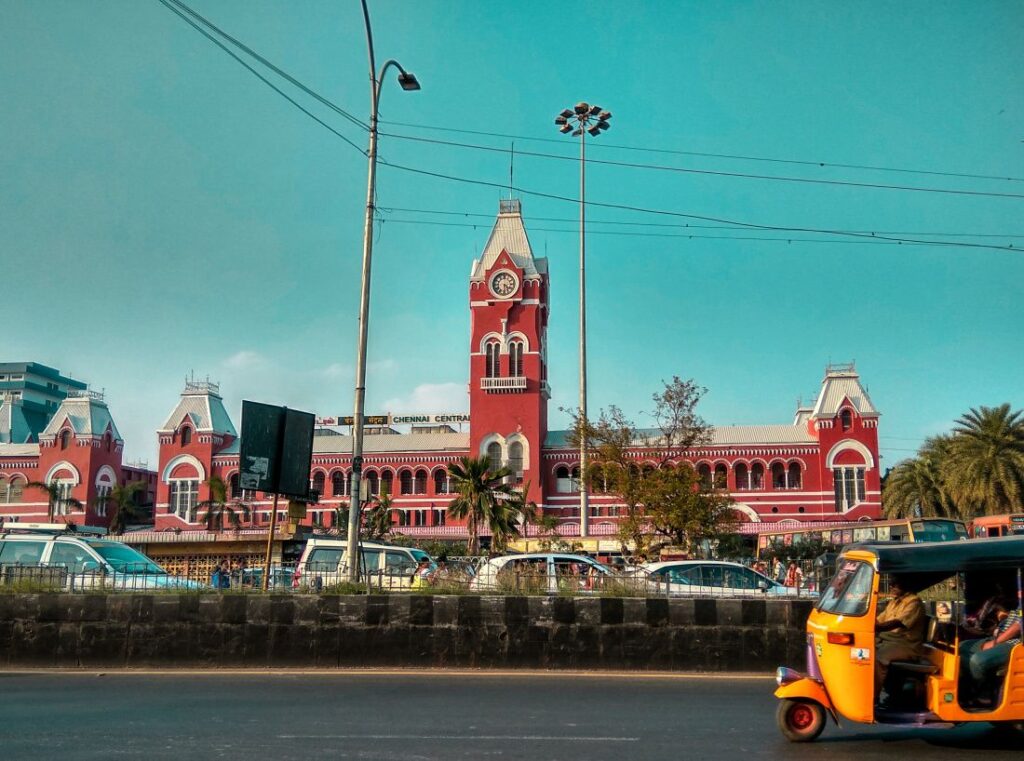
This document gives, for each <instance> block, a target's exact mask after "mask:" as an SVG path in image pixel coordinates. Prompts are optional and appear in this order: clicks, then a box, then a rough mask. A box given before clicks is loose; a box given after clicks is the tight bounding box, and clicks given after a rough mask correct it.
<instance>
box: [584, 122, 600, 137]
mask: <svg viewBox="0 0 1024 761" xmlns="http://www.w3.org/2000/svg"><path fill="white" fill-rule="evenodd" d="M587 134H589V135H591V136H592V137H597V136H598V135H600V134H601V130H599V129H598V128H597V125H596V124H595V125H594V126H593V127H587Z"/></svg>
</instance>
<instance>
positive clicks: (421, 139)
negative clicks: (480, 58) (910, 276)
mask: <svg viewBox="0 0 1024 761" xmlns="http://www.w3.org/2000/svg"><path fill="white" fill-rule="evenodd" d="M381 135H382V136H385V137H391V138H394V139H396V140H412V141H415V142H420V143H430V144H433V145H449V146H452V147H455V148H470V149H473V150H478V151H487V152H490V153H505V154H507V153H509V152H510V150H511V149H509V148H499V147H496V146H492V145H479V144H475V143H458V142H455V141H451V140H436V139H433V138H429V137H415V136H413V135H400V134H397V133H394V132H382V133H381ZM515 153H516V155H519V156H532V157H534V158H543V159H555V160H557V161H572V162H573V163H576V162H578V161H579V160H580V159H579V157H577V156H565V155H560V154H557V153H539V152H537V151H524V150H518V151H515ZM587 163H588V164H604V165H606V166H617V167H625V168H628V169H648V170H655V171H661V172H678V173H681V174H702V175H709V176H713V177H734V178H739V179H745V180H769V181H774V182H796V183H806V184H811V185H840V186H846V187H852V188H869V189H872V190H902V191H910V192H915V193H941V194H947V195H962V196H988V197H992V198H1024V193H998V192H992V191H986V190H964V189H955V188H924V187H917V186H913V185H885V184H882V183H875V182H853V181H850V180H824V179H815V178H812V177H786V176H780V175H771V174H748V173H745V172H722V171H718V170H714V169H693V168H688V167H678V166H667V165H665V164H638V163H635V162H630V161H611V160H608V159H595V158H588V159H587Z"/></svg>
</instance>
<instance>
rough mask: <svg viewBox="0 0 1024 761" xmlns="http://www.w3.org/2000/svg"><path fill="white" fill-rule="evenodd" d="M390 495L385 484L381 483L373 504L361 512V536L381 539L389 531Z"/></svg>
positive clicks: (392, 507)
mask: <svg viewBox="0 0 1024 761" xmlns="http://www.w3.org/2000/svg"><path fill="white" fill-rule="evenodd" d="M392 509H394V506H393V505H392V500H391V495H390V494H388V487H387V485H386V484H381V487H380V494H379V495H378V496H377V498H376V499H375V500H374V501H373V506H372V507H370V509H369V510H367V511H366V512H364V513H363V536H364V537H366V538H367V539H370V540H378V539H383V538H384V537H385V536H387V535H388V534H390V533H391V511H392Z"/></svg>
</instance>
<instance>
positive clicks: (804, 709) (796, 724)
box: [775, 700, 825, 743]
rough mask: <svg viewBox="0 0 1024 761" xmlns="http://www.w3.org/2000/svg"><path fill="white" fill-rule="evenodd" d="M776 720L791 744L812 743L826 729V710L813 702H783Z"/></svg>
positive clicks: (777, 712)
mask: <svg viewBox="0 0 1024 761" xmlns="http://www.w3.org/2000/svg"><path fill="white" fill-rule="evenodd" d="M775 720H776V721H777V722H778V725H779V731H780V732H782V734H783V736H784V737H785V738H786V739H787V740H789V741H790V742H794V743H806V742H811V741H812V740H816V739H817V738H818V735H820V734H821V732H822V730H823V729H824V728H825V709H824V708H822V707H821V704H820V703H815V702H814V701H813V700H782V701H780V702H779V708H778V710H777V711H776V712H775Z"/></svg>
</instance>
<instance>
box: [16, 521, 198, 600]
mask: <svg viewBox="0 0 1024 761" xmlns="http://www.w3.org/2000/svg"><path fill="white" fill-rule="evenodd" d="M103 534H104V532H103V531H102V530H100V531H96V530H90V529H87V528H85V529H83V528H71V529H69V528H68V527H67V526H65V525H63V524H31V523H21V524H9V525H8V526H6V527H5V528H4V529H3V530H0V582H5V583H9V582H12V581H21V580H24V581H39V582H43V583H47V584H60V585H62V586H65V587H67V588H69V589H97V588H103V589H168V588H181V589H201V588H203V585H202V584H199V583H197V582H194V581H189V580H188V579H182V578H179V577H177V576H172V575H171V574H169V573H167V571H165V570H164V569H163V568H161V567H160V566H159V565H157V564H156V563H154V562H153V561H152V560H150V559H149V558H148V557H146V556H145V555H143V554H142V553H141V552H139V551H138V550H136V549H134V548H133V547H129V546H128V545H127V544H124V543H122V542H118V541H115V540H112V539H107V538H104V536H103Z"/></svg>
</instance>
